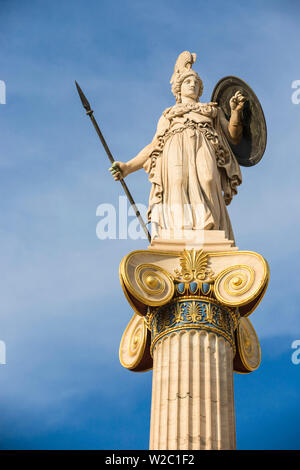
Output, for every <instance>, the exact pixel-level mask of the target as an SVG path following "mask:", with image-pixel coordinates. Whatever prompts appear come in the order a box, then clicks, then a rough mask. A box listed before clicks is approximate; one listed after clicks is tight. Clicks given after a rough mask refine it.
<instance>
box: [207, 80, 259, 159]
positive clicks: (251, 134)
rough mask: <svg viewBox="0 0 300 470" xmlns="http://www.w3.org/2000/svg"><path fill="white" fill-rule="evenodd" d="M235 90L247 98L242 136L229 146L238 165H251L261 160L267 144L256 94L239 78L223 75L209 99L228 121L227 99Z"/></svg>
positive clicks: (229, 111) (228, 107)
mask: <svg viewBox="0 0 300 470" xmlns="http://www.w3.org/2000/svg"><path fill="white" fill-rule="evenodd" d="M237 91H240V92H241V93H242V94H243V95H244V96H245V98H246V99H247V101H246V102H245V104H244V108H243V137H242V140H241V142H240V143H239V144H238V145H233V144H230V146H231V148H232V151H233V153H234V155H235V157H236V159H237V161H238V162H239V164H240V165H242V166H253V165H256V164H257V163H258V162H259V161H260V160H261V158H262V156H263V154H264V152H265V149H266V144H267V126H266V121H265V116H264V113H263V110H262V107H261V105H260V102H259V100H258V98H257V96H256V95H255V93H254V92H253V90H251V88H250V87H249V85H247V83H246V82H244V81H243V80H241V79H240V78H238V77H224V78H222V79H221V80H220V81H219V82H218V83H217V84H216V86H215V88H214V91H213V92H212V97H211V101H215V102H217V103H218V105H219V106H220V108H222V110H223V112H224V114H225V116H226V118H227V120H228V121H229V118H230V114H231V110H230V104H229V100H230V98H232V96H233V95H234V94H235V93H236V92H237Z"/></svg>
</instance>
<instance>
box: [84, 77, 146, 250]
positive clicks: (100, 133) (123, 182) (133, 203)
mask: <svg viewBox="0 0 300 470" xmlns="http://www.w3.org/2000/svg"><path fill="white" fill-rule="evenodd" d="M75 84H76V88H77V91H78V94H79V97H80V100H81V103H82V105H83V107H84V109H85V110H86V114H87V115H88V116H89V117H90V119H91V121H92V123H93V126H94V128H95V130H96V132H97V134H98V137H99V139H100V140H101V143H102V145H103V147H104V149H105V151H106V153H107V156H108V158H109V160H110V161H111V163H112V164H113V163H114V161H115V159H114V157H113V156H112V153H111V151H110V150H109V147H108V145H107V143H106V141H105V139H104V137H103V135H102V132H101V131H100V128H99V126H98V123H97V121H96V119H95V117H94V115H93V112H94V111H93V110H92V109H91V106H90V103H89V102H88V100H87V98H86V96H85V95H84V93H83V91H82V89H81V88H80V86H79V85H78V83H77V82H76V81H75ZM119 181H120V183H121V185H122V187H123V189H124V192H125V194H126V196H127V198H128V200H129V202H130V205H131V206H132V207H133V210H134V212H135V215H136V216H137V218H138V221H139V222H140V224H141V226H142V228H143V230H144V232H145V234H146V236H147V238H148V240H149V242H150V243H151V235H150V233H149V231H148V229H147V227H146V224H145V222H144V220H143V218H142V216H141V214H140V211H139V210H138V208H137V207H136V204H135V202H134V199H133V197H132V196H131V193H130V191H129V189H128V186H127V184H126V183H125V181H124V180H123V178H122V177H121V178H120V180H119Z"/></svg>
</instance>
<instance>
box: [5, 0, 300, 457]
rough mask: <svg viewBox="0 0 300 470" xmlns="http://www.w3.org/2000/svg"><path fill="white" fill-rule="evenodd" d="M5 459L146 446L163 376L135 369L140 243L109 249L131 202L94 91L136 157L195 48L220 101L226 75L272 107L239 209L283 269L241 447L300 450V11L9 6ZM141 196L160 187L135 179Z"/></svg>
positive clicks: (241, 404) (263, 5) (240, 422)
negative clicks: (128, 277)
mask: <svg viewBox="0 0 300 470" xmlns="http://www.w3.org/2000/svg"><path fill="white" fill-rule="evenodd" d="M0 7H1V28H0V46H1V54H0V80H4V81H5V83H6V87H7V90H6V91H7V96H6V104H5V105H2V104H0V132H1V141H0V179H1V184H0V197H1V199H0V200H1V219H0V255H1V270H2V273H1V281H2V282H1V309H0V339H1V340H2V341H5V343H6V347H7V364H6V365H0V389H1V394H0V417H1V419H0V420H1V432H0V448H1V449H14V448H17V449H76V448H78V449H145V448H147V447H148V436H149V420H150V400H151V379H152V377H151V373H146V374H134V373H131V372H129V371H127V370H125V369H123V368H122V367H121V365H120V364H119V360H118V348H119V342H120V338H121V336H122V333H123V330H124V328H125V327H126V325H127V323H128V321H129V319H130V318H131V315H132V312H131V309H130V307H129V305H128V304H127V301H126V300H125V298H124V296H123V294H122V291H121V287H120V284H119V279H118V265H119V262H120V260H121V258H122V257H123V256H124V255H125V254H127V253H128V252H130V251H132V250H134V249H144V248H145V247H146V246H147V243H146V241H144V240H138V241H133V240H121V241H116V240H104V241H100V240H99V239H98V238H97V237H96V225H97V222H98V220H99V219H98V218H97V217H96V208H97V206H98V205H99V204H101V203H103V202H105V203H112V204H116V205H117V202H118V196H119V195H121V194H122V193H121V188H120V187H119V185H117V184H114V182H113V181H112V179H111V178H110V176H109V174H108V171H107V168H108V166H109V165H108V160H107V157H106V155H105V154H104V152H103V150H102V148H101V147H100V145H99V142H98V140H97V136H96V134H95V132H94V130H93V128H92V126H91V125H90V123H89V122H88V119H87V118H86V117H85V115H84V111H83V109H82V108H81V104H80V102H79V99H78V95H77V92H76V89H75V87H74V80H75V79H76V80H77V81H78V82H79V84H80V85H81V86H82V88H83V90H84V91H85V92H86V94H87V96H88V98H89V100H90V102H91V104H92V107H93V108H94V110H95V115H96V118H97V119H98V122H99V124H100V126H101V129H102V131H103V133H104V135H105V137H106V138H107V141H108V143H109V145H110V147H111V150H112V153H113V154H114V155H115V157H116V159H118V160H127V159H129V158H132V157H133V156H134V155H135V154H136V153H137V152H138V151H139V150H140V149H141V148H142V147H144V146H145V145H146V144H147V143H149V141H150V140H151V139H152V136H153V134H154V131H155V128H156V123H157V120H158V118H159V116H160V114H161V112H162V111H163V110H164V109H165V108H166V107H168V106H171V105H172V104H173V102H174V100H173V95H172V94H171V91H170V85H169V80H170V76H171V74H172V71H173V67H174V63H175V60H176V58H177V55H178V54H179V53H180V52H181V51H183V50H186V49H187V50H191V51H193V52H196V53H197V56H198V59H197V62H196V64H195V69H196V70H197V71H198V73H199V74H200V76H201V77H202V79H203V82H204V94H203V101H209V100H210V95H211V92H212V90H213V88H214V85H215V84H216V82H217V81H218V80H219V79H220V78H222V77H224V76H226V75H236V76H239V77H241V78H242V79H244V80H245V81H246V82H247V83H249V85H250V86H251V87H252V88H253V89H254V91H255V92H256V94H257V96H258V97H259V99H260V101H261V103H262V106H263V109H264V112H265V116H266V121H267V126H268V146H267V150H266V153H265V156H264V158H263V160H262V161H261V162H260V163H259V164H258V165H257V166H255V167H252V168H243V169H242V173H243V184H242V186H240V189H239V194H238V196H237V197H236V198H235V199H234V201H233V202H232V204H231V206H230V208H229V211H230V217H231V220H232V224H233V228H234V232H235V237H236V241H237V245H238V246H239V248H240V249H247V250H252V251H257V252H259V253H261V254H262V255H263V256H264V257H265V258H266V259H267V260H268V262H269V264H270V268H271V281H270V285H269V289H268V291H267V294H266V296H265V298H264V300H263V302H262V303H261V304H260V306H259V308H258V309H257V310H256V312H255V313H254V314H253V315H252V317H251V320H252V322H253V324H254V326H255V328H256V331H257V334H258V336H259V339H260V342H261V347H262V365H261V367H260V368H259V369H258V370H257V371H256V372H254V373H252V374H249V375H248V376H241V375H236V376H235V400H236V422H237V444H238V448H240V449H251V448H252V449H278V448H284V449H293V448H294V449H295V448H296V449H299V447H300V437H299V432H298V427H299V426H298V423H299V418H300V411H299V386H300V365H299V366H296V365H294V364H292V362H291V355H292V352H293V350H292V349H291V344H292V342H293V341H294V340H295V339H300V320H299V304H300V294H299V288H298V286H299V280H300V279H299V277H300V276H299V269H298V266H299V260H300V249H299V243H298V240H299V228H300V223H299V201H300V198H299V182H298V175H299V172H300V161H299V129H300V104H299V105H295V104H293V103H292V101H291V95H292V92H293V90H292V88H291V84H292V82H293V81H294V80H299V79H300V70H299V39H300V36H299V30H300V28H299V26H300V24H299V22H300V20H299V18H300V15H299V4H298V2H296V1H264V2H259V1H251V2H246V1H239V2H237V1H227V2H226V3H224V2H222V1H215V2H213V3H209V2H206V1H201V0H198V1H195V0H194V1H190V0H187V1H185V2H184V3H183V2H180V1H177V0H173V1H169V0H166V1H157V0H154V1H153V0H152V1H151V2H150V1H143V0H139V1H135V0H131V1H129V0H123V1H121V0H116V1H114V2H111V1H96V0H90V1H89V2H86V1H80V0H73V1H67V0H62V1H57V0H51V1H47V0H44V1H42V0H39V1H35V0H32V1H28V2H18V1H14V0H10V1H5V0H0ZM128 185H129V187H130V189H131V190H132V193H133V195H134V197H135V199H136V200H137V201H139V202H141V203H144V204H146V203H147V199H148V191H149V189H150V186H149V183H148V181H147V176H146V175H145V174H144V173H143V172H142V171H141V172H139V173H137V174H134V175H130V176H129V178H128Z"/></svg>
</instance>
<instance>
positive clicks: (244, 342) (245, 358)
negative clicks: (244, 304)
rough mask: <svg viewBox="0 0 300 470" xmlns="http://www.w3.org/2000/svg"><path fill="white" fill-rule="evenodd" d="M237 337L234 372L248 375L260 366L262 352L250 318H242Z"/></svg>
mask: <svg viewBox="0 0 300 470" xmlns="http://www.w3.org/2000/svg"><path fill="white" fill-rule="evenodd" d="M235 337H236V339H235V341H236V348H237V350H236V355H235V358H234V361H233V368H234V371H235V372H239V373H241V374H247V373H249V372H252V371H254V370H256V369H257V368H258V367H259V365H260V361H261V350H260V345H259V341H258V338H257V335H256V332H255V329H254V328H253V325H252V323H251V321H250V320H249V318H245V317H242V318H240V320H239V324H238V327H237V330H236V333H235Z"/></svg>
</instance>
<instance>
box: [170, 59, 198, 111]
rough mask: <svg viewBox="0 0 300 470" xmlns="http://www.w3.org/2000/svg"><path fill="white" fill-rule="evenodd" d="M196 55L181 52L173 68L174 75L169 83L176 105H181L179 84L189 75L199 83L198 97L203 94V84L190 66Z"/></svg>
mask: <svg viewBox="0 0 300 470" xmlns="http://www.w3.org/2000/svg"><path fill="white" fill-rule="evenodd" d="M196 57H197V56H196V54H195V53H191V52H189V51H184V52H182V53H181V54H180V55H179V56H178V58H177V60H176V64H175V67H174V73H173V75H172V77H171V80H170V83H171V85H172V93H173V95H174V96H175V98H176V103H181V93H180V90H181V84H182V82H183V80H185V79H186V78H187V77H189V76H190V75H194V76H195V77H196V78H197V79H198V81H199V85H200V86H199V96H198V99H199V97H200V96H201V95H202V93H203V82H202V80H201V78H200V77H199V75H198V74H197V72H195V71H194V70H192V65H193V63H194V62H196Z"/></svg>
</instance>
